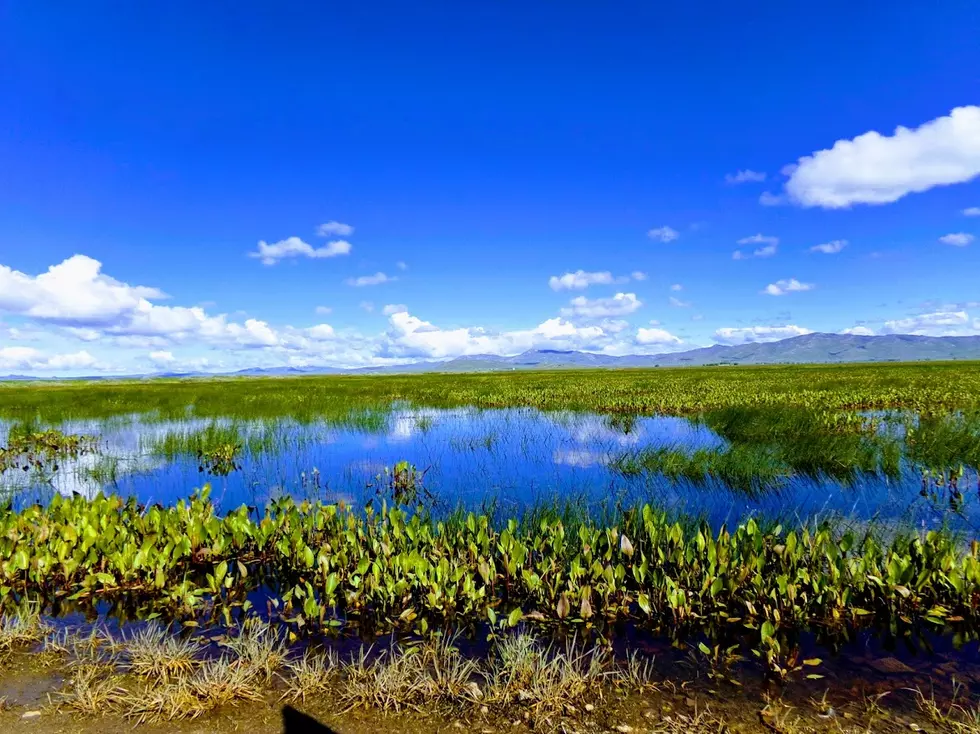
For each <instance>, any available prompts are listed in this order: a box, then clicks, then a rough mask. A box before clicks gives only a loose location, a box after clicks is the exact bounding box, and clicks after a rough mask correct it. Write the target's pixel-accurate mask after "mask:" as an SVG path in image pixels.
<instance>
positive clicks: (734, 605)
mask: <svg viewBox="0 0 980 734" xmlns="http://www.w3.org/2000/svg"><path fill="white" fill-rule="evenodd" d="M0 447H2V448H0V493H2V495H3V501H4V507H3V510H2V511H0V599H2V608H3V617H2V618H0V619H2V629H0V651H2V654H3V659H4V664H3V668H2V670H3V675H2V677H0V689H2V690H0V696H3V695H6V696H7V703H8V705H9V706H10V707H11V709H10V711H7V712H0V717H4V716H6V717H8V718H9V717H14V718H11V719H10V720H11V721H13V720H15V718H16V717H18V716H23V715H24V714H31V716H30V717H29V718H28V719H23V720H20V719H17V721H19V722H21V723H22V724H23V725H24V726H26V725H27V723H26V722H28V721H31V722H33V723H32V725H34V726H47V727H49V728H48V729H47V730H48V731H56V730H65V731H68V730H74V729H71V727H73V726H74V727H79V729H78V730H85V729H84V727H86V726H92V727H94V726H99V727H100V729H101V730H102V731H106V727H109V730H111V727H112V726H116V725H117V724H118V725H119V726H126V727H127V728H129V727H132V725H133V724H134V723H137V724H139V725H140V726H141V727H145V728H146V730H147V731H153V730H155V729H153V727H163V728H162V729H160V730H163V729H166V730H168V731H169V730H175V731H179V730H186V731H195V730H201V731H204V730H207V731H211V730H219V731H220V730H222V729H223V728H225V727H233V728H239V727H241V726H244V727H245V728H248V729H249V730H255V731H262V730H268V731H276V730H278V727H279V724H278V719H277V716H278V708H277V707H278V706H281V705H282V704H283V703H285V702H294V703H295V705H297V706H299V707H300V708H304V709H306V710H310V711H312V712H314V713H316V714H318V715H321V716H323V717H325V720H329V722H330V723H331V726H334V727H335V728H336V729H337V730H338V731H341V732H348V731H349V732H353V731H361V730H362V729H365V730H366V729H367V728H368V727H370V728H372V729H374V730H376V731H385V730H391V731H395V730H398V731H415V730H417V731H431V730H435V729H439V728H440V727H453V723H454V722H456V721H462V722H464V726H465V727H466V728H474V727H476V728H477V729H478V730H479V729H486V730H488V731H498V730H511V729H512V728H514V727H525V728H533V729H538V730H540V729H544V730H552V729H553V730H562V727H564V730H566V731H575V730H578V731H606V730H617V729H618V730H620V731H626V730H629V729H632V730H636V731H640V730H649V731H668V732H669V731H681V730H686V731H692V732H696V731H702V730H703V731H725V730H726V728H725V727H728V729H727V730H731V731H759V730H762V731H787V732H791V731H801V732H802V731H852V730H853V731H869V730H870V731H887V730H895V731H900V730H909V729H910V728H914V727H920V728H921V729H923V730H934V731H951V732H952V731H956V732H961V731H962V732H970V731H978V730H980V729H978V728H977V727H978V726H980V724H978V719H980V713H978V699H977V695H978V691H980V660H978V658H980V654H978V643H977V627H978V621H980V614H978V611H980V548H978V543H977V539H978V538H980V530H978V528H980V476H978V467H980V370H978V369H977V367H976V366H975V365H972V364H963V363H960V364H955V365H948V364H947V365H944V364H930V365H870V366H868V365H862V366H848V367H837V366H834V367H772V368H711V369H674V370H665V369H661V370H635V371H633V370H629V371H626V370H624V371H615V372H612V371H610V372H606V371H574V372H573V371H563V372H555V373H545V372H534V373H518V374H513V373H511V374H488V375H451V376H444V375H421V376H412V377H394V376H391V377H387V376H386V377H380V376H375V377H346V376H345V377H325V378H289V379H226V380H219V379H215V380H168V381H156V380H155V381H134V382H125V383H122V382H120V383H63V384H51V385H42V384H31V385H24V384H19V385H0ZM35 710H37V711H41V715H39V716H34V715H33V714H34V712H35ZM95 714H99V715H100V716H108V718H106V719H105V720H104V721H102V723H101V724H91V725H90V724H88V723H86V719H85V717H84V716H82V715H95ZM79 716H82V718H78V717H79ZM379 717H380V718H379ZM392 717H394V718H392ZM100 721H101V719H100ZM113 722H116V723H113ZM161 722H165V723H161ZM180 722H183V723H180ZM202 722H206V725H203V724H202ZM170 726H173V727H175V728H172V729H171V728H168V727H170ZM196 726H203V727H204V728H198V729H195V728H194V727H196ZM393 726H394V727H395V728H391V727H393ZM52 727H67V728H63V729H57V728H52ZM180 727H183V728H180ZM386 727H387V729H386ZM699 727H700V728H699ZM38 730H39V731H45V729H43V728H40V729H38ZM229 730H230V729H229Z"/></svg>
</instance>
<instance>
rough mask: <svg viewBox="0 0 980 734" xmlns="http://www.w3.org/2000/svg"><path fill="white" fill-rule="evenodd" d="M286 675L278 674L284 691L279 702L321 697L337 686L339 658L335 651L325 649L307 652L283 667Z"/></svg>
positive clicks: (304, 700)
mask: <svg viewBox="0 0 980 734" xmlns="http://www.w3.org/2000/svg"><path fill="white" fill-rule="evenodd" d="M284 668H285V671H286V674H285V675H282V674H280V677H281V678H282V681H283V683H284V685H285V686H286V690H285V691H284V692H283V693H282V695H281V696H280V697H279V700H280V701H293V702H295V701H303V702H304V703H305V702H306V699H307V698H308V697H310V698H314V697H317V696H322V695H324V694H326V693H327V692H329V691H330V690H331V689H332V688H334V687H335V686H336V684H337V680H336V677H337V675H338V673H339V671H340V658H339V655H338V654H337V651H336V650H334V649H332V648H327V649H326V650H325V651H323V652H322V653H317V652H312V651H309V650H308V651H307V652H306V653H305V654H304V655H303V656H302V657H300V658H298V659H296V660H291V661H288V662H287V663H286V665H285V666H284Z"/></svg>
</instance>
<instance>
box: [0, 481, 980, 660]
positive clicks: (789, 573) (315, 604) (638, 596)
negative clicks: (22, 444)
mask: <svg viewBox="0 0 980 734" xmlns="http://www.w3.org/2000/svg"><path fill="white" fill-rule="evenodd" d="M614 520H615V522H613V523H609V524H607V525H602V526H600V525H596V524H594V523H593V522H591V521H590V520H588V519H587V518H582V519H580V520H579V521H578V522H577V524H576V526H575V529H574V531H571V530H567V529H566V526H565V524H564V523H563V522H562V520H561V519H559V518H558V517H556V516H551V515H546V514H545V515H540V516H538V517H537V518H536V521H535V522H534V523H527V522H525V523H518V522H517V521H516V520H509V521H507V522H506V523H503V524H500V525H495V524H494V522H493V520H492V518H491V517H490V516H487V515H477V514H467V515H462V514H460V515H456V516H454V517H453V519H452V520H451V521H438V520H435V519H433V518H431V517H430V516H428V515H426V514H424V513H414V514H412V513H409V512H407V511H406V510H404V509H403V508H400V507H387V506H384V505H383V506H382V507H381V508H380V510H379V511H374V510H372V509H370V508H368V509H367V510H365V511H363V512H361V511H355V510H351V509H346V508H344V507H341V506H336V505H323V504H319V503H316V504H311V503H306V502H304V503H301V504H297V503H296V502H294V501H293V500H291V499H289V498H284V499H281V500H278V501H276V502H274V503H272V504H271V505H269V507H268V508H267V510H266V512H265V514H264V515H263V516H262V517H261V518H260V519H256V518H254V517H253V516H252V515H251V514H250V512H249V510H248V509H247V508H245V507H242V508H239V509H238V510H235V511H233V512H231V513H229V514H227V515H224V516H221V515H218V514H217V513H216V511H215V508H214V507H213V506H212V504H211V503H210V501H209V500H208V492H207V491H206V490H205V491H204V492H202V493H200V494H198V495H195V496H194V497H192V498H191V499H190V500H189V501H188V502H184V501H182V502H180V503H178V504H177V506H175V507H172V508H163V507H159V506H154V507H151V508H144V507H141V506H140V505H138V504H137V503H136V502H135V501H133V500H129V501H125V500H123V499H121V498H119V497H115V496H111V497H104V496H99V497H96V498H95V499H94V500H91V501H89V500H86V499H84V498H81V497H72V498H69V499H64V498H58V497H56V498H55V499H54V500H53V501H52V503H51V504H50V505H49V506H47V507H43V508H42V507H39V506H35V507H29V508H25V509H23V510H21V511H19V512H14V511H12V510H11V509H9V508H8V509H6V510H3V511H2V512H0V598H2V599H3V600H4V603H6V604H7V605H12V604H15V603H16V600H18V599H21V598H24V597H25V596H30V597H32V598H33V597H37V598H39V599H42V600H44V601H45V602H57V603H58V604H60V605H63V604H64V603H65V602H66V601H68V600H71V601H72V602H73V603H82V602H85V601H86V600H93V599H96V598H98V599H99V600H100V601H107V602H112V601H113V600H120V599H126V600H127V601H129V602H130V603H136V604H138V606H139V609H138V612H139V613H141V614H147V615H148V614H151V613H154V614H157V615H164V616H165V617H173V618H180V619H184V620H189V621H191V622H195V623H196V622H197V621H200V620H202V619H203V618H204V617H205V616H206V615H207V614H208V613H209V612H210V613H215V612H218V611H219V610H220V611H221V613H222V614H223V615H224V618H225V621H226V622H228V621H230V620H231V618H232V616H233V615H236V614H241V613H246V614H247V613H248V612H250V610H251V604H250V602H249V601H248V599H247V594H248V593H249V592H250V591H253V590H254V589H255V588H257V586H258V585H259V584H260V583H261V584H263V585H264V587H265V589H266V590H267V592H268V594H269V596H270V607H271V609H272V611H273V616H274V617H275V618H276V619H278V620H279V621H280V622H281V623H284V624H286V625H287V627H288V629H289V632H290V634H291V635H296V634H303V633H305V632H307V631H309V630H315V629H319V628H324V627H339V626H343V625H344V624H347V623H356V624H358V625H361V626H368V627H371V628H373V629H375V630H376V631H377V630H391V629H399V630H403V631H416V632H421V633H425V632H426V631H428V630H430V629H433V628H435V627H440V628H441V627H443V626H445V625H447V624H466V623H474V622H477V623H478V622H483V621H489V622H490V623H491V625H492V626H494V627H496V628H501V627H512V626H515V625H517V624H518V623H519V622H520V621H521V620H522V618H527V619H529V620H539V621H542V622H548V621H551V622H561V623H563V624H565V625H570V626H572V627H575V626H590V625H594V624H598V623H602V622H605V621H614V620H617V619H618V620H622V619H633V620H636V621H639V622H641V623H645V624H649V625H652V626H655V627H662V628H668V629H675V630H681V629H683V630H684V631H685V633H691V632H694V631H697V630H703V631H707V632H709V633H710V632H711V630H712V629H717V628H718V627H719V626H721V627H725V628H727V629H735V628H736V627H738V628H739V629H744V630H748V632H749V633H754V634H755V635H756V636H757V637H758V638H759V640H758V641H759V642H760V643H762V642H764V643H765V645H766V649H767V650H770V651H777V652H778V653H779V654H778V655H777V654H773V655H768V654H767V655H766V656H765V657H766V659H772V660H773V661H774V663H775V664H776V665H778V666H779V667H784V666H783V665H782V663H781V662H778V661H777V658H779V657H780V656H783V657H785V655H786V650H789V647H786V646H782V647H779V648H776V647H775V646H774V643H778V642H779V641H780V639H781V637H782V635H784V634H786V633H789V632H792V631H796V630H800V629H803V628H806V627H808V626H811V625H814V624H817V625H820V626H821V627H822V628H828V627H829V628H831V629H834V628H837V629H840V628H846V627H855V626H859V625H861V624H866V623H869V622H872V621H873V622H878V623H882V624H885V623H890V624H893V625H896V624H897V625H900V624H912V623H915V622H924V623H926V624H934V625H939V626H942V625H944V624H952V625H961V626H966V627H969V626H971V625H975V624H976V622H977V621H978V607H980V543H977V542H976V541H974V542H973V543H972V544H971V545H970V546H969V547H965V546H964V544H963V543H962V542H959V541H958V540H957V539H956V538H954V537H953V536H952V535H951V534H949V533H947V532H942V531H930V532H928V533H925V534H922V535H905V536H898V537H895V538H893V539H891V540H889V541H887V542H885V541H882V540H880V539H879V538H877V537H876V536H875V535H874V534H872V533H864V534H862V533H859V532H857V531H855V530H853V529H840V528H838V527H836V526H834V525H831V524H826V523H825V524H822V525H819V526H815V527H804V528H796V529H793V530H787V529H786V528H783V527H781V526H777V527H773V528H762V527H760V526H759V525H758V524H757V523H756V522H755V521H754V520H748V521H747V522H745V523H743V524H741V525H739V526H738V527H736V528H734V530H729V529H727V528H722V529H721V530H720V531H718V532H717V533H714V532H712V531H711V529H710V528H709V527H708V526H707V525H706V524H704V523H696V522H692V521H687V522H684V521H677V520H674V519H672V518H671V517H669V516H668V515H667V514H666V513H664V512H662V511H659V510H657V509H655V508H653V507H651V506H643V507H639V508H636V509H632V510H628V511H626V512H623V513H621V514H620V515H619V516H618V517H616V518H614ZM342 619H343V620H346V621H341V620H342ZM763 629H764V632H765V634H761V630H763ZM762 638H765V639H764V640H763V639H762ZM233 644H238V645H244V646H246V647H249V646H251V647H256V649H260V650H261V651H262V652H261V653H257V654H258V655H260V656H266V657H267V656H269V655H272V654H278V653H276V650H277V649H278V647H277V646H278V645H279V643H278V642H275V641H273V640H269V639H265V640H263V641H258V640H255V639H250V638H246V639H244V640H242V639H239V640H238V641H237V642H235V643H233ZM263 646H265V647H263ZM783 662H785V661H783Z"/></svg>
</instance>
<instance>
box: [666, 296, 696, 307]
mask: <svg viewBox="0 0 980 734" xmlns="http://www.w3.org/2000/svg"><path fill="white" fill-rule="evenodd" d="M667 300H668V302H669V303H670V305H671V306H673V307H674V308H690V307H691V306H692V305H693V304H692V303H691V302H690V301H682V300H681V299H680V298H677V297H675V296H671V297H670V298H668V299H667Z"/></svg>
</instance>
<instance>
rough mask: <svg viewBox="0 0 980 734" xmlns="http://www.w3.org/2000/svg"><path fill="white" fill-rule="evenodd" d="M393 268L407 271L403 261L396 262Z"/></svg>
mask: <svg viewBox="0 0 980 734" xmlns="http://www.w3.org/2000/svg"><path fill="white" fill-rule="evenodd" d="M395 267H396V268H398V269H399V270H408V265H407V264H406V263H405V261H404V260H399V261H398V262H396V263H395Z"/></svg>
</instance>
